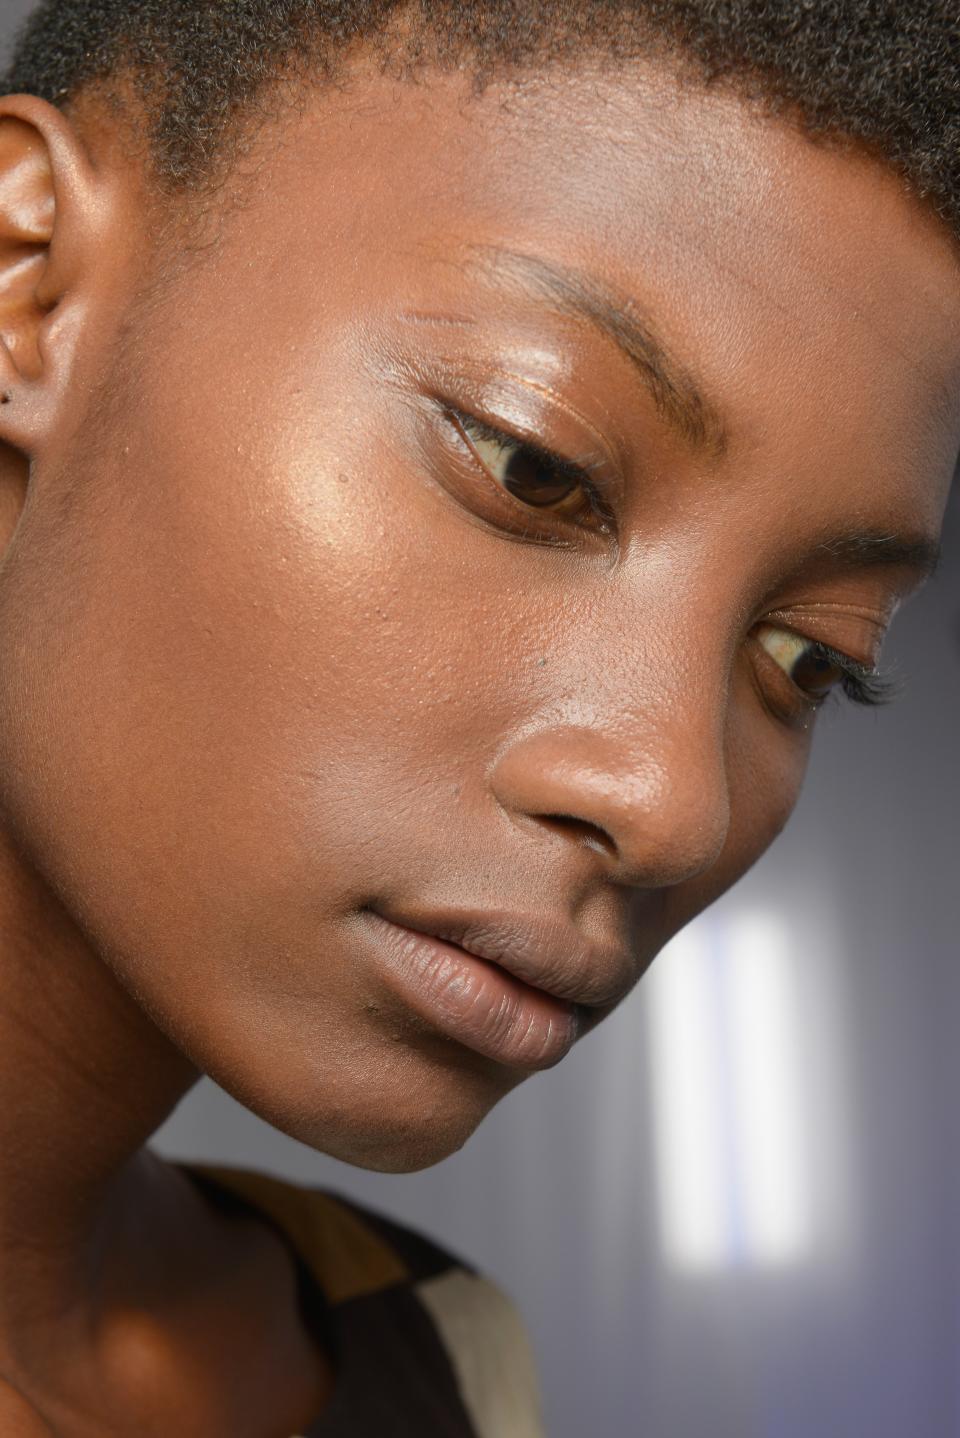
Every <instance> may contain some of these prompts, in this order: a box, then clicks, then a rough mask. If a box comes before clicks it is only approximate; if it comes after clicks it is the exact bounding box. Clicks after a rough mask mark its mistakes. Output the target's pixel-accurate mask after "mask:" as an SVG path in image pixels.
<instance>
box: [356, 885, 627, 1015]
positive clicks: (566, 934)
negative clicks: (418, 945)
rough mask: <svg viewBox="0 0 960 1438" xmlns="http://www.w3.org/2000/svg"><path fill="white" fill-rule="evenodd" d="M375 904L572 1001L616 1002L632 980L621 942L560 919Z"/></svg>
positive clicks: (386, 914) (384, 913) (405, 923)
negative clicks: (588, 934)
mask: <svg viewBox="0 0 960 1438" xmlns="http://www.w3.org/2000/svg"><path fill="white" fill-rule="evenodd" d="M374 907H375V908H376V911H377V912H378V913H379V914H380V915H381V917H382V918H385V919H389V920H390V921H391V923H394V924H399V925H400V926H401V927H402V928H406V929H413V930H415V931H416V932H417V933H421V934H428V935H430V936H431V937H432V938H435V939H443V940H445V941H446V942H447V943H452V944H456V945H457V946H458V947H459V948H461V949H465V950H466V952H467V953H468V954H473V956H474V957H475V958H478V959H486V960H487V961H488V962H489V963H492V964H499V965H500V967H501V968H503V969H506V970H507V971H508V972H509V973H511V974H513V975H514V977H515V978H518V979H521V980H522V981H523V982H524V983H526V984H530V985H532V987H534V988H537V989H542V990H543V991H544V992H545V993H548V994H553V995H554V997H555V998H558V999H566V1000H567V1001H568V1002H569V1003H574V1004H582V1005H584V1006H585V1007H587V1008H604V1007H607V1006H612V1005H614V1004H616V1003H618V1002H619V1001H620V999H622V998H623V996H624V995H625V994H626V993H627V991H628V990H629V989H630V987H631V986H632V984H633V981H634V963H633V960H632V958H631V955H630V953H629V951H628V949H627V948H626V946H625V945H624V944H623V943H619V942H618V943H610V944H598V943H593V942H591V941H590V940H588V939H586V938H585V937H584V936H583V935H582V934H580V933H579V932H578V931H577V929H575V928H574V927H573V926H572V925H571V924H569V923H565V922H564V921H563V920H560V919H553V918H549V917H544V916H538V915H530V914H515V913H507V912H503V911H496V912H494V911H490V910H485V911H480V910H467V909H444V910H441V911H433V912H431V913H420V912H414V911H411V910H406V911H404V912H403V913H402V914H401V913H400V912H399V911H398V910H393V909H387V908H384V907H383V906H381V905H376V906H374Z"/></svg>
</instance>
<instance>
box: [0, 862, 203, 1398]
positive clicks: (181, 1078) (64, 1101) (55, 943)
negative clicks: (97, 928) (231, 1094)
mask: <svg viewBox="0 0 960 1438" xmlns="http://www.w3.org/2000/svg"><path fill="white" fill-rule="evenodd" d="M197 1077H198V1074H197V1072H196V1070H195V1069H194V1068H193V1067H192V1066H191V1065H190V1064H189V1063H188V1061H187V1060H186V1059H185V1058H184V1057H183V1055H182V1054H181V1053H180V1052H179V1050H177V1049H176V1048H175V1047H174V1045H173V1044H171V1043H170V1041H169V1040H168V1039H167V1038H166V1037H165V1036H164V1035H163V1034H161V1032H160V1031H159V1030H158V1029H157V1028H156V1027H155V1026H154V1025H153V1024H152V1023H151V1022H150V1021H149V1019H148V1018H147V1017H146V1015H145V1014H144V1013H143V1011H142V1010H141V1009H139V1008H138V1007H137V1005H136V1004H135V1003H134V1002H133V1000H132V999H131V998H130V997H129V995H128V994H127V993H126V992H125V991H124V990H123V989H122V988H121V986H120V985H119V984H118V982H117V981H116V980H115V979H114V977H113V975H112V974H111V972H110V970H109V969H108V968H107V966H106V964H105V963H104V962H103V960H102V959H101V958H100V957H99V956H98V955H97V954H96V952H95V951H94V949H93V948H92V946H91V945H90V944H89V943H88V942H87V940H86V939H85V937H84V936H83V935H82V934H81V932H80V931H79V929H78V928H77V926H76V924H75V923H74V922H73V921H72V919H71V918H70V916H69V915H68V914H67V913H66V912H65V911H64V909H63V907H62V905H61V904H60V903H59V901H58V900H57V898H56V897H55V896H54V895H53V894H52V893H51V891H50V889H49V888H48V887H47V886H46V885H45V884H44V882H43V880H42V879H41V878H40V877H39V876H38V875H37V874H36V873H35V872H34V871H33V870H32V868H31V867H30V866H29V865H28V864H27V863H26V862H25V861H24V859H23V858H22V856H21V855H19V854H18V853H17V851H16V850H15V847H14V846H13V844H12V843H11V842H10V841H9V839H8V837H7V836H6V835H4V834H0V1372H2V1371H3V1370H4V1368H5V1367H7V1366H12V1367H13V1368H14V1369H20V1368H22V1367H27V1366H29V1355H30V1354H39V1353H43V1352H46V1353H49V1352H51V1351H62V1350H61V1349H58V1348H53V1349H51V1347H50V1346H49V1345H50V1344H51V1343H52V1342H57V1341H58V1340H60V1339H62V1338H63V1337H64V1334H65V1332H66V1330H67V1329H71V1330H73V1331H74V1332H76V1333H80V1332H88V1333H89V1332H91V1331H92V1330H93V1329H94V1327H95V1322H94V1321H93V1320H94V1319H95V1316H96V1315H95V1314H94V1313H93V1312H92V1309H93V1307H94V1304H102V1303H103V1301H104V1298H105V1290H106V1289H107V1288H108V1287H109V1283H110V1282H111V1281H112V1278H111V1276H112V1275H119V1274H126V1275H127V1276H128V1277H129V1274H130V1273H131V1272H135V1271H136V1268H137V1262H138V1258H137V1254H136V1252H135V1250H136V1247H137V1242H138V1239H139V1241H140V1244H141V1246H142V1226H141V1225H134V1226H131V1225H129V1224H127V1225H125V1224H123V1223H122V1222H118V1215H119V1214H120V1213H121V1212H124V1211H125V1212H131V1211H133V1212H136V1211H137V1204H136V1202H135V1201H134V1200H136V1199H137V1198H138V1196H139V1197H140V1198H145V1199H146V1198H148V1200H149V1203H150V1205H151V1208H153V1209H156V1208H157V1207H158V1205H159V1206H161V1207H162V1206H163V1204H164V1202H167V1203H169V1202H171V1201H172V1197H173V1194H174V1192H175V1190H176V1188H177V1182H178V1180H177V1178H176V1175H175V1174H174V1173H173V1172H172V1171H171V1170H168V1169H165V1168H164V1166H163V1165H161V1164H160V1163H159V1162H158V1161H157V1160H155V1159H153V1158H152V1156H151V1155H149V1154H148V1153H145V1152H144V1149H143V1145H144V1144H145V1143H146V1141H147V1139H148V1138H149V1137H150V1135H151V1134H152V1133H153V1132H154V1130H155V1129H156V1128H157V1127H158V1126H159V1124H160V1123H162V1121H163V1120H164V1118H165V1117H166V1116H167V1115H168V1114H169V1113H170V1111H171V1110H172V1109H173V1107H174V1106H175V1105H176V1103H177V1102H178V1101H179V1099H180V1098H182V1096H183V1095H184V1094H185V1093H186V1092H187V1090H188V1089H189V1088H190V1087H191V1086H192V1084H193V1083H194V1082H195V1081H196V1079H197ZM119 1250H122V1252H121V1251H119Z"/></svg>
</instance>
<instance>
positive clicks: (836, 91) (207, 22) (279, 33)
mask: <svg viewBox="0 0 960 1438" xmlns="http://www.w3.org/2000/svg"><path fill="white" fill-rule="evenodd" d="M363 46H367V47H372V48H373V49H375V50H378V52H379V54H380V57H381V60H382V61H383V63H384V64H386V65H390V64H396V63H397V62H398V60H399V61H400V62H401V63H402V65H404V66H405V67H407V68H409V67H410V66H411V65H416V64H417V63H420V62H423V61H424V60H427V61H433V62H434V63H440V64H443V65H469V66H471V67H472V68H473V70H474V74H475V76H476V77H477V79H478V82H479V83H480V84H483V83H484V82H485V79H486V78H488V77H489V76H490V75H491V74H495V73H497V72H500V71H510V72H512V73H514V74H518V73H522V72H523V70H524V69H525V68H530V67H534V66H536V65H537V64H543V63H555V62H557V61H566V62H574V63H575V62H576V60H577V59H578V58H579V59H580V60H581V61H582V60H583V59H584V58H586V57H593V58H597V57H609V56H612V57H613V58H614V59H616V58H621V59H625V58H635V57H639V56H643V55H649V54H657V53H659V54H664V53H665V54H666V55H668V56H672V57H674V58H675V59H676V60H677V61H679V62H680V63H685V64H686V65H687V67H688V69H691V70H692V72H693V74H694V75H695V76H696V78H697V79H699V80H702V81H703V82H704V83H705V84H717V83H720V84H727V85H733V86H735V87H736V88H737V89H738V90H739V91H740V92H741V93H742V94H744V95H745V96H747V97H749V98H750V99H752V100H756V101H759V102H761V103H762V104H764V105H765V106H766V107H767V108H768V109H770V110H772V111H773V112H774V113H782V114H784V115H787V116H790V117H792V118H793V119H794V120H795V121H799V122H800V123H801V124H802V125H803V127H804V128H805V129H806V130H807V131H808V132H809V133H810V134H811V135H819V136H827V137H835V138H837V139H839V140H840V141H844V140H846V141H848V142H849V141H853V142H855V143H858V144H859V145H861V146H865V147H866V148H867V149H868V150H869V151H870V152H872V153H873V154H874V155H875V156H876V157H877V158H878V159H880V160H881V161H883V162H885V163H886V164H887V165H888V166H890V167H891V168H892V169H894V170H895V171H897V172H898V173H899V174H900V175H901V176H902V177H903V178H904V179H905V180H906V181H907V183H908V185H909V186H910V187H911V188H912V190H913V191H914V192H915V193H916V194H918V195H920V196H922V197H924V198H925V199H927V200H928V201H929V202H930V203H931V204H932V205H933V207H934V209H935V210H936V211H937V212H938V213H939V214H940V215H941V216H942V218H943V219H944V220H945V221H946V222H947V224H948V225H949V226H950V227H951V228H952V230H953V231H954V234H955V235H960V3H958V0H534V3H524V0H487V3H484V0H43V3H41V4H40V5H39V6H38V8H37V10H36V11H35V12H34V13H33V15H32V16H31V17H30V18H29V19H28V21H27V22H26V24H25V26H24V28H23V29H22V31H21V34H20V37H19V42H18V44H17V47H16V49H15V52H14V57H13V61H12V63H11V65H10V67H9V69H8V71H7V74H6V76H5V77H4V84H5V88H6V89H7V90H8V91H27V92H30V93H33V94H36V95H40V96H42V97H43V98H44V99H46V100H49V101H51V102H52V103H53V104H56V105H65V104H68V103H69V101H70V100H71V99H73V98H74V97H75V96H77V95H78V93H79V92H80V91H81V90H84V89H85V88H87V87H92V86H100V87H104V86H105V87H107V89H109V86H110V83H111V81H115V80H116V79H117V77H119V76H121V75H123V76H125V77H126V78H127V79H128V80H129V81H132V83H133V85H134V87H135V90H136V93H137V95H138V96H139V97H140V101H141V102H142V104H143V106H144V113H145V116H146V128H147V135H148V138H149V143H150V147H151V152H152V165H153V169H154V172H155V175H156V177H157V179H158V180H159V181H160V182H161V183H166V185H167V186H168V187H170V188H173V189H176V188H184V189H189V188H190V187H192V186H197V185H200V184H202V183H203V181H204V180H205V179H207V178H209V176H210V174H211V172H212V170H213V169H214V168H215V167H216V165H217V162H218V161H221V160H223V158H224V156H225V155H226V154H227V152H228V150H229V140H230V137H231V135H232V134H235V133H236V132H237V130H238V129H240V128H242V126H240V125H238V124H237V122H238V121H241V120H242V119H243V117H244V116H245V115H247V114H249V112H250V109H251V106H252V103H253V102H254V100H255V99H256V98H257V96H258V95H259V94H260V93H261V92H262V91H263V90H264V89H265V87H267V86H269V84H270V82H271V81H274V80H277V79H278V78H280V77H282V76H283V75H285V74H289V73H293V74H294V75H296V76H300V77H313V76H316V77H317V78H321V79H322V78H324V77H331V76H333V75H335V73H336V71H337V68H338V67H339V66H341V65H342V64H343V63H344V61H345V60H346V59H348V58H349V56H350V55H351V54H353V53H355V52H356V50H357V48H358V47H363Z"/></svg>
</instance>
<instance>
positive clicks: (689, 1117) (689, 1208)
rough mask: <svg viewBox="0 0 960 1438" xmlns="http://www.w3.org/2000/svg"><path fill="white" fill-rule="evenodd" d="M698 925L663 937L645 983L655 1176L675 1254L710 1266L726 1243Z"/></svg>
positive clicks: (714, 1065) (708, 1003)
mask: <svg viewBox="0 0 960 1438" xmlns="http://www.w3.org/2000/svg"><path fill="white" fill-rule="evenodd" d="M707 937H708V936H707V933H706V930H705V929H704V928H703V927H695V928H686V929H684V930H683V931H682V932H681V933H680V934H678V935H677V937H676V938H675V939H674V940H673V941H672V942H671V943H670V944H669V946H668V947H667V948H666V949H665V950H664V952H663V954H662V955H661V957H660V959H659V961H658V964H657V966H656V967H655V969H654V970H653V972H652V973H651V974H650V975H649V977H648V980H647V983H648V989H647V998H648V1010H647V1011H648V1015H649V1022H650V1049H651V1052H650V1057H651V1069H652V1072H651V1078H652V1089H653V1102H654V1119H655V1125H654V1133H655V1143H656V1151H657V1179H658V1187H659V1195H660V1213H661V1218H662V1224H663V1229H664V1242H665V1247H666V1249H667V1253H668V1255H669V1256H670V1257H671V1258H672V1259H673V1261H674V1262H676V1263H678V1264H680V1265H683V1266H686V1267H698V1268H699V1267H713V1266H715V1265H716V1264H718V1263H720V1262H722V1261H723V1258H724V1254H725V1251H726V1247H727V1233H726V1228H727V1225H726V1217H725V1212H724V1208H725V1199H724V1187H723V1186H724V1171H723V1170H724V1165H723V1161H722V1154H721V1133H722V1125H721V1122H720V1112H719V1107H718V1103H717V1100H718V1097H719V1092H718V1089H717V1085H716V1073H717V1069H718V1045H717V1039H718V1035H717V1032H716V1012H715V1006H714V1003H713V995H712V992H711V989H712V985H711V983H710V973H709V968H710V963H711V958H712V955H711V952H710V946H709V944H708V941H707Z"/></svg>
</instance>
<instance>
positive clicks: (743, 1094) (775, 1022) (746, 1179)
mask: <svg viewBox="0 0 960 1438" xmlns="http://www.w3.org/2000/svg"><path fill="white" fill-rule="evenodd" d="M726 976H727V983H726V1004H727V1015H726V1017H727V1034H728V1062H729V1065H730V1074H731V1080H732V1086H733V1094H732V1098H733V1111H734V1114H735V1135H736V1137H735V1154H736V1169H737V1173H736V1189H737V1196H738V1208H739V1212H740V1215H741V1221H742V1225H743V1237H744V1245H745V1250H746V1256H747V1258H748V1260H751V1261H753V1262H754V1263H757V1264H761V1265H764V1266H766V1265H770V1264H778V1263H783V1262H789V1261H790V1260H791V1259H793V1258H795V1257H797V1256H798V1255H799V1254H800V1253H801V1252H802V1251H803V1249H804V1247H805V1246H806V1244H807V1242H808V1241H809V1234H808V1227H809V1194H808V1177H807V1169H806V1165H805V1163H804V1144H803V1122H802V1118H803V1115H802V1094H801V1092H800V1073H799V1064H798V1061H797V1060H798V1048H799V1045H798V1043H797V1036H796V1025H797V1022H798V1015H797V1001H796V993H795V988H796V982H795V979H796V976H795V975H794V972H793V968H792V963H791V953H790V945H789V935H788V933H787V930H786V926H785V924H784V922H783V921H782V920H781V919H779V918H777V916H776V915H773V914H762V913H753V914H751V913H744V914H740V915H736V916H733V917H732V918H731V920H730V923H729V928H728V931H727V943H726Z"/></svg>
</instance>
